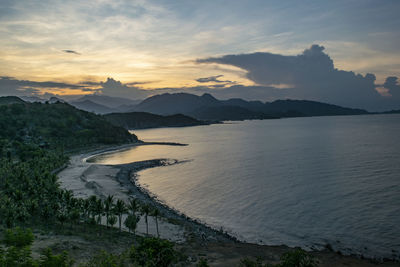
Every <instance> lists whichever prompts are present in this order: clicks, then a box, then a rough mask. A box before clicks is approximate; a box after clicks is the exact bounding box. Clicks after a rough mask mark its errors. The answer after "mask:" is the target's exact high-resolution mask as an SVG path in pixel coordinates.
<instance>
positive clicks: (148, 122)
mask: <svg viewBox="0 0 400 267" xmlns="http://www.w3.org/2000/svg"><path fill="white" fill-rule="evenodd" d="M104 117H105V118H106V120H108V121H109V122H111V123H112V124H114V125H117V126H121V127H124V128H125V129H144V128H156V127H183V126H195V125H204V124H206V123H205V122H203V121H199V120H196V119H194V118H191V117H189V116H185V115H182V114H175V115H169V116H162V115H155V114H151V113H147V112H130V113H111V114H106V115H104Z"/></svg>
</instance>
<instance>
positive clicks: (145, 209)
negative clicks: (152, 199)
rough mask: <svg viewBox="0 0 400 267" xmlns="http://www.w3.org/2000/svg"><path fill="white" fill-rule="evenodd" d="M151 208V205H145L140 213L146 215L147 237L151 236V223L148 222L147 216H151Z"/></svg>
mask: <svg viewBox="0 0 400 267" xmlns="http://www.w3.org/2000/svg"><path fill="white" fill-rule="evenodd" d="M150 211H151V209H150V206H149V204H143V205H142V207H141V209H140V212H141V214H142V215H144V221H145V222H146V235H149V222H148V220H147V216H148V215H149V214H150Z"/></svg>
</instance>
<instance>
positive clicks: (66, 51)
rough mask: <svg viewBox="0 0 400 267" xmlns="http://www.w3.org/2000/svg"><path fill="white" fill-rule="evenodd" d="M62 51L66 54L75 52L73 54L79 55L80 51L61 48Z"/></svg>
mask: <svg viewBox="0 0 400 267" xmlns="http://www.w3.org/2000/svg"><path fill="white" fill-rule="evenodd" d="M63 52H65V53H68V54H75V55H80V53H78V52H76V51H74V50H63Z"/></svg>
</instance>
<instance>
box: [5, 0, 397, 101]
mask: <svg viewBox="0 0 400 267" xmlns="http://www.w3.org/2000/svg"><path fill="white" fill-rule="evenodd" d="M312 2H313V1H312ZM311 6H312V8H310V7H311ZM378 7H379V9H378ZM397 7H399V4H393V3H380V4H361V3H349V2H347V1H344V0H343V1H342V0H338V1H334V2H333V1H332V2H327V3H321V2H320V1H315V2H314V3H313V4H312V5H302V4H299V3H298V2H297V1H288V2H287V4H280V3H278V2H277V3H272V2H264V1H261V2H260V1H257V0H252V1H246V2H242V1H229V4H227V2H226V1H222V0H216V1H201V2H200V1H199V2H197V1H192V2H191V1H184V2H175V1H171V2H167V1H159V0H148V1H124V0H113V1H111V0H96V1H73V0H66V1H50V0H42V1H36V0H30V1H28V0H26V1H24V0H21V1H9V0H5V1H1V3H0V75H3V76H10V77H16V78H17V79H20V80H31V81H38V82H41V81H42V82H44V81H56V82H64V83H71V84H72V83H74V84H78V83H79V82H81V81H88V80H90V81H94V82H97V83H100V82H104V81H105V80H106V79H107V77H112V78H114V79H115V80H116V81H121V82H122V83H124V84H127V83H130V82H139V83H138V84H137V85H136V87H137V88H140V89H145V90H152V89H159V88H179V87H181V88H183V89H185V88H190V87H199V86H210V88H217V87H218V86H219V87H218V88H222V87H227V86H228V84H229V86H231V85H233V84H235V85H241V86H258V85H257V84H256V83H255V82H254V81H253V80H251V79H248V77H247V74H248V73H247V71H246V70H244V69H241V68H238V67H236V66H231V65H221V64H214V63H210V64H197V63H196V62H195V60H196V59H199V58H208V57H218V56H223V55H227V54H236V55H238V54H248V53H252V52H257V51H259V52H269V53H275V54H282V55H297V54H300V53H301V52H302V51H303V50H304V49H305V48H307V47H309V46H310V45H311V44H312V43H317V44H320V45H323V46H325V47H326V51H327V53H328V54H329V55H330V56H331V57H332V59H333V60H334V62H335V67H336V68H339V69H344V70H347V71H355V72H356V73H362V74H363V75H365V74H366V73H369V72H370V73H375V74H376V76H377V80H376V83H377V84H382V83H383V81H384V80H385V77H386V76H399V74H400V65H399V64H398V62H400V56H399V53H398V48H395V47H394V46H393V44H396V43H398V41H400V37H399V36H400V35H399V33H398V28H399V27H397V26H399V25H398V24H399V17H398V16H397V14H396V12H394V10H396V8H397ZM370 11H375V12H373V13H371V12H370ZM364 14H372V15H368V16H365V15H364ZM310 18H312V19H310ZM218 75H223V80H226V81H232V82H234V83H227V84H225V85H223V84H221V83H220V82H216V83H215V82H214V83H213V82H212V81H211V82H208V83H199V82H198V81H196V80H197V79H199V78H204V77H213V76H218ZM213 86H214V87H213ZM268 86H270V87H274V88H278V89H279V88H280V89H287V88H292V87H294V85H292V84H288V83H285V82H281V83H272V84H269V85H268ZM237 88H238V87H236V89H237ZM254 88H255V87H254ZM254 88H253V89H254ZM95 89H96V88H94V89H93V90H95ZM38 90H41V92H43V93H46V92H47V93H50V92H52V93H57V94H77V93H81V94H86V93H91V91H90V90H81V89H73V90H69V89H66V88H53V89H49V88H44V89H40V88H38ZM254 90H255V89H254ZM260 90H261V89H260ZM238 92H239V91H238ZM382 92H383V91H382ZM244 95H245V93H244Z"/></svg>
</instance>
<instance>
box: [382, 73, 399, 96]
mask: <svg viewBox="0 0 400 267" xmlns="http://www.w3.org/2000/svg"><path fill="white" fill-rule="evenodd" d="M382 86H383V88H386V89H387V90H388V93H389V94H390V95H391V96H392V97H393V98H396V99H397V100H400V84H399V82H398V78H397V77H395V76H390V77H387V78H386V80H385V83H384V84H383V85H382Z"/></svg>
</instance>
